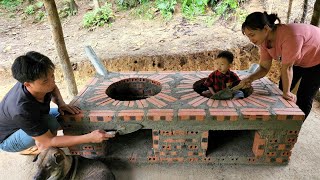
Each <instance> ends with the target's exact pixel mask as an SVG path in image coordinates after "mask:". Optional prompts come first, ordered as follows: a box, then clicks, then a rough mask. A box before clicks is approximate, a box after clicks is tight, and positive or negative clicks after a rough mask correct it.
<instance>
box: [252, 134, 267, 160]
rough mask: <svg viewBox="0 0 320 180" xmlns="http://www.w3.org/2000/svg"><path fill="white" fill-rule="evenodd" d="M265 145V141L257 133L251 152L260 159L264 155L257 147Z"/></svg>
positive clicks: (262, 150)
mask: <svg viewBox="0 0 320 180" xmlns="http://www.w3.org/2000/svg"><path fill="white" fill-rule="evenodd" d="M265 144H266V140H265V139H262V138H261V137H260V135H259V133H258V132H256V133H255V135H254V140H253V146H252V151H253V154H254V155H255V156H256V157H260V156H262V155H263V154H264V149H259V146H264V145H265Z"/></svg>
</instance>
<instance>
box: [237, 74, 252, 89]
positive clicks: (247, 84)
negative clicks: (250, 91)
mask: <svg viewBox="0 0 320 180" xmlns="http://www.w3.org/2000/svg"><path fill="white" fill-rule="evenodd" d="M251 83H252V79H251V78H249V77H246V78H244V79H242V80H241V81H240V83H239V84H238V85H237V86H238V87H239V88H240V89H245V88H249V87H250V86H251Z"/></svg>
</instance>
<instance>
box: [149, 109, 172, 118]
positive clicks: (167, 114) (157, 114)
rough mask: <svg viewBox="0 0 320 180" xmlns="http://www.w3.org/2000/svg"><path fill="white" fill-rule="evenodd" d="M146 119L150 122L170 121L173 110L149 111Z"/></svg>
mask: <svg viewBox="0 0 320 180" xmlns="http://www.w3.org/2000/svg"><path fill="white" fill-rule="evenodd" d="M147 117H148V119H149V120H151V121H172V120H173V110H172V109H149V110H148V113H147Z"/></svg>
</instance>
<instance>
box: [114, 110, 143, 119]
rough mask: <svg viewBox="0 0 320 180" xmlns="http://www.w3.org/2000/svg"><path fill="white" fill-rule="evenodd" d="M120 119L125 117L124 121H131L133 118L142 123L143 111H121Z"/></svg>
mask: <svg viewBox="0 0 320 180" xmlns="http://www.w3.org/2000/svg"><path fill="white" fill-rule="evenodd" d="M118 117H123V120H124V121H130V120H131V117H134V118H135V120H136V121H141V120H142V118H143V117H144V111H143V110H121V111H120V112H119V114H118Z"/></svg>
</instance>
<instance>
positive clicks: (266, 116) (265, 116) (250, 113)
mask: <svg viewBox="0 0 320 180" xmlns="http://www.w3.org/2000/svg"><path fill="white" fill-rule="evenodd" d="M241 114H242V116H243V119H245V120H250V121H255V120H263V121H267V120H270V118H271V113H270V112H269V111H268V110H267V109H258V108H243V109H241Z"/></svg>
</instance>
